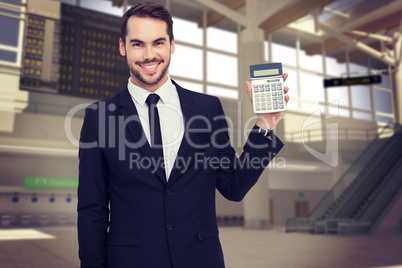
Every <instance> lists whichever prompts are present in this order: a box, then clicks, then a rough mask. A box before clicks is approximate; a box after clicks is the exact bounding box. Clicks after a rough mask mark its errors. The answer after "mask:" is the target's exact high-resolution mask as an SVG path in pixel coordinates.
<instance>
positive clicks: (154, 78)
mask: <svg viewBox="0 0 402 268" xmlns="http://www.w3.org/2000/svg"><path fill="white" fill-rule="evenodd" d="M153 62H154V63H158V64H160V63H163V62H165V61H164V60H158V59H156V58H154V59H152V60H146V61H143V62H136V63H135V65H140V64H147V63H153ZM169 64H170V56H169V61H168V63H167V64H166V65H165V67H164V68H163V69H162V71H161V73H160V74H159V76H156V75H157V74H156V73H154V74H151V75H147V74H145V75H142V74H141V73H140V72H139V71H138V70H137V69H135V68H134V65H130V63H129V62H128V61H127V65H128V68H129V69H130V72H131V73H132V74H133V75H134V76H135V77H136V78H137V79H138V80H139V81H140V82H141V83H143V84H144V85H147V86H153V85H156V84H158V83H159V82H160V81H161V80H162V78H163V77H164V76H165V74H166V72H167V69H168V68H169ZM147 78H149V79H147Z"/></svg>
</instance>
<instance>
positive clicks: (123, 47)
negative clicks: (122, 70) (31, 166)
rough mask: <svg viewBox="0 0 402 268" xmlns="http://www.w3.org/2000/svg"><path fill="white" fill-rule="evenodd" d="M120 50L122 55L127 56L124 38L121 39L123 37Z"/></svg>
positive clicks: (120, 41)
mask: <svg viewBox="0 0 402 268" xmlns="http://www.w3.org/2000/svg"><path fill="white" fill-rule="evenodd" d="M119 50H120V55H122V56H126V48H125V46H124V43H123V40H121V38H120V39H119Z"/></svg>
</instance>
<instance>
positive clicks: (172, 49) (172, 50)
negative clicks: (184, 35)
mask: <svg viewBox="0 0 402 268" xmlns="http://www.w3.org/2000/svg"><path fill="white" fill-rule="evenodd" d="M173 53H174V39H173V40H172V42H171V43H170V54H173Z"/></svg>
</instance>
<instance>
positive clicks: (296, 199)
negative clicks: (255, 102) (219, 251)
mask: <svg viewBox="0 0 402 268" xmlns="http://www.w3.org/2000/svg"><path fill="white" fill-rule="evenodd" d="M138 2H140V1H137V0H0V267H1V268H20V267H21V268H24V267H35V268H36V267H37V268H43V267H59V268H72V267H79V259H78V244H77V232H76V221H77V186H78V163H79V161H78V144H79V137H80V130H81V126H82V123H83V117H84V109H85V107H87V106H88V105H89V104H91V103H93V102H95V101H98V100H101V99H106V98H108V97H111V96H113V95H114V94H116V93H117V92H119V91H120V90H122V89H123V88H125V86H126V84H127V79H128V77H129V71H128V68H127V63H126V59H125V57H122V56H121V55H120V53H119V49H118V48H119V47H118V44H119V42H118V41H119V36H120V20H121V16H122V15H123V14H124V12H125V11H126V10H127V9H128V8H130V7H131V6H134V5H136V4H137V3H138ZM153 2H156V3H158V4H161V5H163V6H165V7H166V8H167V9H169V10H170V12H171V14H172V16H173V21H174V24H173V30H174V37H175V52H174V54H173V55H172V56H171V63H170V67H169V70H168V72H169V75H170V77H171V78H172V79H173V80H175V81H176V82H177V83H178V84H179V85H181V86H182V87H184V88H186V89H189V90H192V91H196V92H200V93H204V94H209V95H214V96H217V97H219V99H220V100H221V102H222V106H223V109H224V111H225V115H226V120H227V122H228V126H229V135H230V138H231V143H232V145H233V147H234V148H235V150H236V152H237V153H239V154H240V153H241V152H242V149H243V145H244V142H245V140H246V138H247V135H248V133H249V131H250V129H251V128H252V126H253V124H254V122H255V119H256V117H255V114H254V112H253V106H252V104H251V102H250V98H249V96H248V95H247V92H246V81H250V77H252V76H253V75H255V76H256V77H258V76H259V75H262V76H265V75H267V74H271V71H273V72H274V74H281V73H280V72H283V73H287V74H288V79H287V80H286V81H285V82H284V85H285V86H287V87H289V93H288V95H289V96H290V101H289V102H288V103H287V105H286V111H285V114H284V117H283V119H282V121H281V122H280V123H279V124H278V125H277V126H276V128H275V130H274V131H275V133H276V135H277V136H278V137H279V138H280V139H281V140H282V141H283V142H284V144H285V146H284V148H283V149H282V150H281V151H280V153H279V154H278V155H276V157H275V158H274V159H273V160H272V161H271V162H270V164H269V165H268V167H267V168H266V170H265V171H264V172H263V174H262V176H261V177H260V179H259V181H258V182H257V184H256V185H255V186H254V187H253V188H252V190H251V191H250V192H249V193H248V194H247V196H246V197H245V198H244V200H242V201H241V202H231V201H228V200H226V199H224V198H223V197H222V196H221V195H220V193H219V192H218V191H217V193H216V213H217V223H218V226H219V230H220V234H219V236H220V239H221V242H222V248H223V252H224V255H225V262H226V267H228V268H240V267H253V268H266V267H278V268H282V267H284V268H289V267H291V268H293V267H301V268H314V267H320V268H321V267H324V268H326V267H330V268H332V267H334V268H335V267H347V268H349V267H350V268H352V267H353V268H354V267H362V268H366V267H367V268H369V267H370V268H371V267H372V268H374V267H378V268H379V267H388V268H391V267H402V255H401V254H400V252H401V249H402V126H401V124H402V0H383V1H378V0H282V1H273V0H154V1H153ZM268 63H276V64H278V63H280V64H281V66H282V69H279V68H278V67H275V68H278V69H270V70H268V71H267V70H260V72H258V71H257V73H256V72H255V71H254V72H253V71H250V68H249V66H251V65H257V64H268ZM275 66H278V65H275ZM264 68H268V67H264ZM272 92H273V90H272ZM273 96H274V95H273ZM278 96H279V95H278Z"/></svg>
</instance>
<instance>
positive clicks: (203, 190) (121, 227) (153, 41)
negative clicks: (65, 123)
mask: <svg viewBox="0 0 402 268" xmlns="http://www.w3.org/2000/svg"><path fill="white" fill-rule="evenodd" d="M119 49H120V53H121V55H122V56H125V57H126V58H127V64H128V66H129V69H130V78H129V81H128V85H127V88H125V89H123V90H122V91H121V92H120V93H118V94H117V95H116V96H113V97H112V98H110V99H107V100H105V101H101V102H98V103H95V104H92V105H90V106H89V107H88V108H87V109H86V114H85V118H84V123H83V127H82V131H81V140H80V152H79V158H80V166H79V187H78V238H79V256H80V259H81V267H109V268H172V267H174V268H218V267H219V268H221V267H224V260H223V254H222V249H221V245H220V242H219V237H218V233H219V231H218V227H217V224H216V213H215V189H218V190H219V192H220V193H221V194H222V195H223V196H224V197H226V198H227V199H229V200H233V201H240V200H242V198H243V197H244V196H245V194H246V193H247V192H248V190H249V189H250V188H251V187H252V186H253V185H254V184H255V183H256V182H257V180H258V177H259V176H260V175H261V173H262V171H263V170H264V168H265V167H266V166H267V165H268V162H269V161H266V160H267V159H268V160H270V158H271V157H272V156H274V155H275V154H276V153H277V152H278V151H279V150H280V149H281V147H282V146H283V144H282V142H281V141H280V140H279V139H278V138H276V137H275V135H274V134H273V133H271V132H270V133H269V134H267V135H265V134H266V131H265V130H262V131H261V130H260V128H262V129H266V130H270V129H271V130H272V129H273V128H274V127H275V124H276V123H277V121H278V118H280V117H281V116H282V113H277V114H263V115H258V119H257V122H256V126H255V127H254V128H253V130H252V131H251V133H250V135H249V137H248V141H247V142H246V144H245V146H244V152H243V153H242V155H241V156H240V157H239V158H237V157H236V154H235V151H234V150H233V148H232V147H231V146H230V141H229V135H228V126H227V123H226V120H225V118H224V113H223V110H222V107H221V104H220V102H219V100H218V98H216V97H213V96H208V95H204V94H199V93H195V92H191V91H189V90H186V89H183V88H182V87H180V86H179V85H178V84H177V83H175V82H174V81H173V80H171V79H170V77H169V75H168V74H167V69H168V66H169V62H170V55H171V54H173V53H174V50H175V43H174V38H173V31H172V19H171V15H170V13H169V12H168V11H167V10H166V9H164V8H163V7H161V6H159V5H156V4H152V3H140V4H138V5H137V6H135V7H132V8H131V9H129V10H128V11H127V12H126V14H125V15H124V16H123V20H122V32H121V39H120V40H119ZM189 65H191V61H190V60H189ZM286 77H287V75H285V76H284V78H286ZM247 90H248V93H249V95H250V94H251V93H250V90H251V85H250V83H247ZM287 90H288V89H287V88H286V89H285V91H287ZM155 94H157V96H156V95H155ZM288 99H289V97H288V96H286V98H285V100H286V101H288ZM156 103H157V104H156ZM258 131H259V132H260V133H259V132H258ZM162 144H163V145H162ZM258 160H261V161H260V162H261V164H260V165H258V166H257V167H256V166H255V163H256V161H257V162H258ZM264 160H265V161H264ZM251 161H254V162H253V163H254V165H253V166H251V165H250V163H251Z"/></svg>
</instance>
